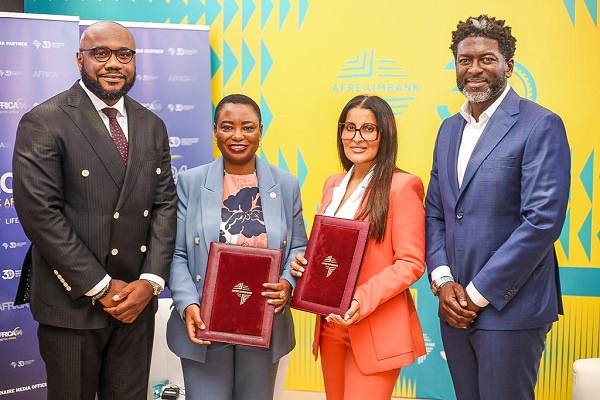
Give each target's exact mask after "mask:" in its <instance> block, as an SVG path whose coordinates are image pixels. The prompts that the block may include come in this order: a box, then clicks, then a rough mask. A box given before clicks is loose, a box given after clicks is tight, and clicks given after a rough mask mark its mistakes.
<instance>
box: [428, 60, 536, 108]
mask: <svg viewBox="0 0 600 400" xmlns="http://www.w3.org/2000/svg"><path fill="white" fill-rule="evenodd" d="M447 70H452V71H455V66H454V60H452V61H450V62H449V63H448V64H446V66H445V67H444V71H447ZM508 83H509V85H510V86H511V87H512V88H513V89H514V90H515V92H517V93H518V94H519V96H521V97H523V98H525V99H527V100H531V101H536V100H537V87H536V85H535V80H534V79H533V75H532V74H531V72H529V70H528V69H527V68H526V67H525V66H524V65H523V64H521V63H518V62H516V61H515V66H514V69H513V74H512V76H511V77H510V78H509V80H508ZM452 91H453V92H458V88H457V87H456V86H455V87H454V88H453V89H452ZM437 113H438V116H439V117H440V119H441V120H445V119H446V118H449V117H451V116H452V115H453V113H452V112H451V111H450V108H449V107H448V106H447V105H445V104H440V105H438V106H437Z"/></svg>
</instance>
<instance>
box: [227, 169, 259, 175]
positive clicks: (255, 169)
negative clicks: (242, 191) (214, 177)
mask: <svg viewBox="0 0 600 400" xmlns="http://www.w3.org/2000/svg"><path fill="white" fill-rule="evenodd" d="M252 174H254V175H256V169H255V170H254V172H252V173H250V174H231V175H252ZM223 175H230V174H229V172H227V171H226V170H225V168H223Z"/></svg>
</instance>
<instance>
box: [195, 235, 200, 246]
mask: <svg viewBox="0 0 600 400" xmlns="http://www.w3.org/2000/svg"><path fill="white" fill-rule="evenodd" d="M194 244H195V245H199V244H200V237H199V236H196V237H195V238H194Z"/></svg>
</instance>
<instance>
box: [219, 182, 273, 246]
mask: <svg viewBox="0 0 600 400" xmlns="http://www.w3.org/2000/svg"><path fill="white" fill-rule="evenodd" d="M219 241H220V242H222V243H233V244H241V245H244V246H253V247H263V248H266V247H267V230H266V228H265V221H264V217H263V211H262V204H261V201H260V193H259V191H258V177H257V176H256V173H253V174H248V175H233V174H227V173H226V174H225V175H224V176H223V207H222V208H221V230H220V231H219Z"/></svg>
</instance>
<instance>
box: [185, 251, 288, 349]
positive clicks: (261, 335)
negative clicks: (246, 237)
mask: <svg viewBox="0 0 600 400" xmlns="http://www.w3.org/2000/svg"><path fill="white" fill-rule="evenodd" d="M282 256H283V252H282V251H281V250H279V249H263V248H258V247H250V246H241V245H235V244H226V243H219V242H211V244H210V252H209V255H208V265H207V268H206V276H205V280H204V290H203V293H202V300H201V303H200V317H201V318H202V321H203V322H204V325H206V329H205V330H203V331H201V330H197V331H196V337H198V338H199V339H203V340H211V341H216V342H224V343H232V344H242V345H247V346H256V347H264V348H268V347H269V346H270V344H271V332H272V330H273V314H274V311H275V306H273V305H271V304H268V303H267V299H266V298H264V297H263V296H261V292H263V291H265V290H266V289H265V288H264V287H263V286H262V284H263V283H266V282H271V283H277V282H278V281H279V269H280V267H281V258H282Z"/></svg>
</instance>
